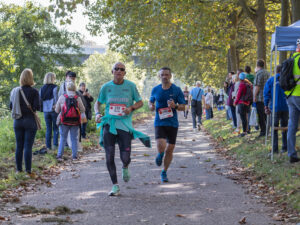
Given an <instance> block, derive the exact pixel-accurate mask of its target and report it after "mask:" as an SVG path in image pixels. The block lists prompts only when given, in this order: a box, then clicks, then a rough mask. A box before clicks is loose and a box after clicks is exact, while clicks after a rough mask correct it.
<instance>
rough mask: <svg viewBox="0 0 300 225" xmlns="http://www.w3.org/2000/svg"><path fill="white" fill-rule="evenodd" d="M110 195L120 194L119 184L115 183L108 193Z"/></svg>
mask: <svg viewBox="0 0 300 225" xmlns="http://www.w3.org/2000/svg"><path fill="white" fill-rule="evenodd" d="M108 195H109V196H118V195H120V187H119V185H118V184H114V185H113V187H112V189H111V192H109V193H108Z"/></svg>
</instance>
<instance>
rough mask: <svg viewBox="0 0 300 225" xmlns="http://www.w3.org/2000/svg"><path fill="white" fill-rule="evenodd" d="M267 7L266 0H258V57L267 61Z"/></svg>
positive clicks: (256, 24)
mask: <svg viewBox="0 0 300 225" xmlns="http://www.w3.org/2000/svg"><path fill="white" fill-rule="evenodd" d="M266 12H267V10H266V7H265V1H264V0H258V8H257V13H256V15H257V17H256V21H255V26H256V29H257V59H263V60H264V61H265V62H266Z"/></svg>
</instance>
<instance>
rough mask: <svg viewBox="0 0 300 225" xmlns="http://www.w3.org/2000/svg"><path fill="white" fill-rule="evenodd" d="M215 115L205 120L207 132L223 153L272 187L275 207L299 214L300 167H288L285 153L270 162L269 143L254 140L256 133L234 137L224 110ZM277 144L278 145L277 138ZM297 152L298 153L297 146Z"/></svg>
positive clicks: (289, 165) (297, 165) (262, 140)
mask: <svg viewBox="0 0 300 225" xmlns="http://www.w3.org/2000/svg"><path fill="white" fill-rule="evenodd" d="M214 114H215V115H214V119H212V120H206V121H204V128H205V129H206V131H207V132H209V134H210V135H211V136H212V138H213V139H214V140H215V141H216V142H217V143H218V145H219V146H220V147H222V148H226V149H227V150H228V151H227V153H226V154H229V155H231V156H232V157H234V158H235V159H236V160H238V161H239V162H240V163H241V165H242V166H243V167H245V168H247V169H249V170H251V171H252V172H253V173H254V174H255V176H256V177H258V178H259V179H262V180H263V181H264V182H265V183H266V184H267V185H268V187H272V193H269V194H271V196H273V197H274V199H276V202H277V203H278V204H280V205H287V206H288V207H289V208H292V209H294V210H295V211H296V212H298V215H300V164H299V163H294V164H290V163H289V158H288V156H287V153H285V154H275V155H274V160H273V161H271V160H270V158H269V157H268V153H269V152H270V151H271V144H270V140H269V141H268V145H267V146H265V144H264V142H265V139H264V138H260V139H258V138H256V137H257V136H258V134H259V133H258V132H256V131H253V132H252V133H251V134H250V135H246V136H245V137H243V138H241V137H237V134H234V130H233V128H232V127H231V125H230V122H231V121H228V120H226V115H225V111H217V112H216V113H214ZM252 130H254V129H252ZM299 135H300V133H298V135H297V144H296V146H299V145H300V139H299ZM269 139H270V138H269ZM279 143H280V144H281V136H280V135H279ZM280 147H281V146H279V149H281V148H280ZM297 150H298V154H299V147H297ZM270 190H271V189H270ZM273 192H274V193H273ZM274 201H275V200H274Z"/></svg>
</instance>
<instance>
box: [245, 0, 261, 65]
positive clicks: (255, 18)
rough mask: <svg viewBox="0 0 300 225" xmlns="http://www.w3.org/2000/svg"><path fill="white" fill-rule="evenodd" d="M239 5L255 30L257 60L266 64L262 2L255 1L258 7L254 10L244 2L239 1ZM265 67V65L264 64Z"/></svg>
mask: <svg viewBox="0 0 300 225" xmlns="http://www.w3.org/2000/svg"><path fill="white" fill-rule="evenodd" d="M239 3H240V5H241V6H242V8H243V10H244V11H245V13H246V14H247V16H248V17H249V18H250V19H251V20H252V22H253V23H254V25H255V27H256V30H257V51H256V55H257V59H263V60H264V61H265V62H266V11H267V10H266V7H265V1H264V0H256V3H257V5H258V7H257V9H256V10H253V9H251V10H250V8H249V6H248V5H247V1H246V0H239ZM265 65H266V64H265Z"/></svg>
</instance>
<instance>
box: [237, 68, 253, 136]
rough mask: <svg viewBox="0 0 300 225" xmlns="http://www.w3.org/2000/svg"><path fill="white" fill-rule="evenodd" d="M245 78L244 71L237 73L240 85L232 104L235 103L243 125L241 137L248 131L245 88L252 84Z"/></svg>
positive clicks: (247, 102) (247, 101)
mask: <svg viewBox="0 0 300 225" xmlns="http://www.w3.org/2000/svg"><path fill="white" fill-rule="evenodd" d="M245 78H246V74H245V73H244V72H242V73H240V74H239V79H240V86H239V89H238V93H237V96H236V99H235V101H234V105H235V106H236V105H237V108H238V112H239V115H240V116H241V121H242V126H243V133H241V134H240V136H241V137H244V136H245V135H246V134H247V132H248V113H249V105H250V101H249V99H247V97H248V96H247V88H250V87H251V86H252V84H251V82H250V81H248V80H247V79H245ZM248 85H251V86H248ZM247 86H248V87H247Z"/></svg>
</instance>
